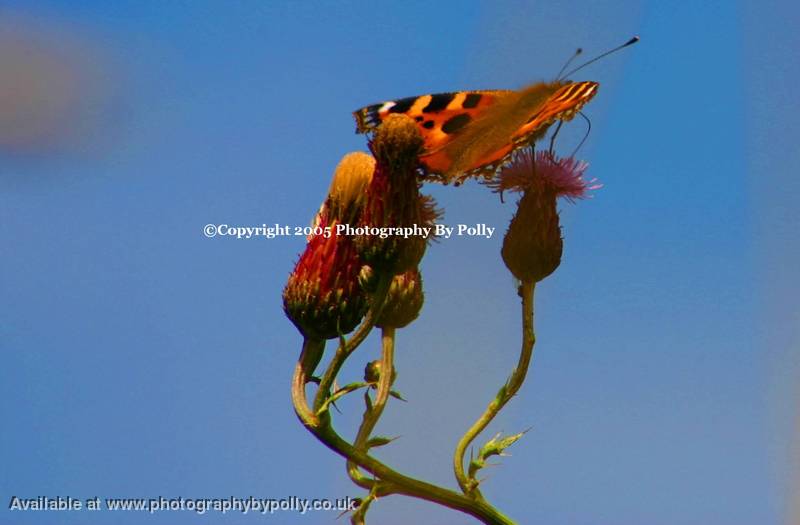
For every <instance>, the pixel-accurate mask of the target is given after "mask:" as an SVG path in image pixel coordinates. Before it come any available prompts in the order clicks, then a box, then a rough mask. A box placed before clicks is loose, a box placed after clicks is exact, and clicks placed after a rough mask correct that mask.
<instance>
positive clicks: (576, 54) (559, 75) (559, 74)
mask: <svg viewBox="0 0 800 525" xmlns="http://www.w3.org/2000/svg"><path fill="white" fill-rule="evenodd" d="M581 53H583V49H581V48H578V49H577V50H576V51H575V53H573V54H572V56H571V57H569V59H568V60H567V61H566V62H565V63H564V65H563V66H561V69H560V70H559V71H558V74H557V75H556V79H557V80H561V73H563V72H564V70H565V69H567V68H568V67H569V65H570V64H572V61H573V60H575V59H576V58H578V55H580V54H581Z"/></svg>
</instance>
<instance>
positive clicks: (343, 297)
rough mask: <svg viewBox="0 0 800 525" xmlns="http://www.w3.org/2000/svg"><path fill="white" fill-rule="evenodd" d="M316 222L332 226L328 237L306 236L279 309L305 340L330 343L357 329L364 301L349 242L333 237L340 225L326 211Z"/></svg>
mask: <svg viewBox="0 0 800 525" xmlns="http://www.w3.org/2000/svg"><path fill="white" fill-rule="evenodd" d="M316 224H317V226H319V227H320V228H321V231H325V230H326V227H328V226H330V231H331V233H330V235H327V234H322V235H314V236H312V237H310V238H309V241H308V244H306V248H305V251H303V253H302V255H300V259H299V260H298V261H297V264H296V265H295V268H294V271H293V272H292V273H291V275H289V281H288V282H287V284H286V288H285V289H284V291H283V309H284V311H285V312H286V316H287V317H288V318H289V319H290V320H291V321H292V322H293V323H294V325H295V326H296V327H297V329H298V330H300V332H301V333H302V334H303V335H304V336H306V337H309V338H315V339H332V338H334V337H338V336H339V334H340V333H341V334H346V333H349V332H351V331H352V330H353V329H354V328H355V327H356V325H358V323H359V322H360V321H361V319H362V317H363V316H364V314H365V313H366V310H367V298H366V295H365V293H364V291H363V290H362V289H361V286H360V285H359V282H358V274H359V272H360V271H361V266H362V264H361V261H360V259H359V257H358V253H357V251H356V248H355V246H354V244H353V240H352V238H351V237H349V236H346V235H336V233H335V231H336V225H337V224H338V223H337V221H336V220H329V218H328V213H327V210H325V209H324V208H323V210H322V212H321V213H320V214H319V215H318V216H317V219H316Z"/></svg>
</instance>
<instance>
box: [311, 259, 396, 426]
mask: <svg viewBox="0 0 800 525" xmlns="http://www.w3.org/2000/svg"><path fill="white" fill-rule="evenodd" d="M391 284H392V276H391V275H389V276H386V275H383V276H381V277H380V279H379V281H378V285H377V287H376V290H375V293H374V294H373V296H372V301H373V302H372V306H371V307H370V309H369V311H368V312H367V315H366V317H364V320H363V321H362V322H361V324H360V325H359V326H358V329H356V331H355V332H354V333H353V335H352V336H351V337H350V339H349V340H348V341H347V342H346V343H344V344H340V345H339V347H338V348H337V349H336V353H335V354H334V355H333V358H332V359H331V362H330V363H329V364H328V368H327V369H325V373H324V374H323V375H322V379H321V380H320V382H319V388H318V389H317V395H316V396H315V398H314V410H315V411H317V410H319V409H320V408H321V407H322V405H323V403H325V400H326V399H327V398H328V396H330V390H331V385H333V381H334V380H335V379H336V375H337V374H338V373H339V370H341V368H342V365H344V362H345V361H346V360H347V358H348V357H350V354H352V353H353V351H354V350H355V349H356V348H358V345H360V344H361V343H362V342H363V341H364V339H366V338H367V336H368V335H369V333H370V332H371V331H372V328H373V327H374V326H375V323H376V322H377V321H378V318H379V317H380V315H381V312H382V311H383V305H384V303H385V302H386V295H387V294H388V292H389V286H390V285H391Z"/></svg>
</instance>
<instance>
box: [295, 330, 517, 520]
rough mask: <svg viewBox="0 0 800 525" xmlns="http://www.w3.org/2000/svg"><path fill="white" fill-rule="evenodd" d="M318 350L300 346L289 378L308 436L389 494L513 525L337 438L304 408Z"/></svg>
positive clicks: (325, 416) (315, 344) (322, 418)
mask: <svg viewBox="0 0 800 525" xmlns="http://www.w3.org/2000/svg"><path fill="white" fill-rule="evenodd" d="M321 347H324V342H320V341H308V340H306V341H305V342H304V344H303V352H302V353H301V355H300V360H299V362H298V363H297V367H296V368H295V372H294V376H293V378H292V403H293V404H294V409H295V412H296V413H297V417H298V418H299V419H300V421H301V422H302V423H303V426H305V427H306V429H308V431H309V432H311V433H312V434H313V435H314V436H315V437H316V438H317V439H319V440H320V441H321V442H322V443H323V444H325V446H327V447H328V448H330V449H331V450H333V451H334V452H336V453H337V454H339V455H341V456H343V457H344V458H346V459H348V460H350V461H353V462H354V463H356V464H357V465H358V466H359V467H361V468H363V469H364V470H366V471H367V472H369V473H370V474H372V475H373V476H375V477H376V478H378V479H380V480H381V483H383V484H385V490H386V491H388V492H389V493H393V494H403V495H406V496H412V497H416V498H420V499H424V500H427V501H431V502H434V503H438V504H440V505H443V506H445V507H449V508H451V509H454V510H458V511H461V512H464V513H466V514H469V515H471V516H474V517H475V518H477V519H479V520H480V521H481V522H483V523H484V524H486V525H514V522H513V521H511V520H510V519H509V518H507V517H506V516H504V515H503V514H502V513H501V512H499V511H498V510H496V509H495V508H493V507H492V506H491V505H489V504H488V503H486V502H484V501H475V500H473V499H471V498H469V497H467V496H464V495H463V494H459V493H458V492H455V491H452V490H448V489H445V488H442V487H439V486H437V485H433V484H431V483H427V482H425V481H420V480H417V479H414V478H411V477H409V476H405V475H403V474H400V473H399V472H397V471H395V470H394V469H392V468H390V467H388V466H387V465H385V464H384V463H382V462H380V461H378V460H377V459H375V458H373V457H372V456H370V455H369V454H368V453H366V452H364V451H362V450H359V449H358V448H356V447H354V446H353V445H351V444H350V443H348V442H347V441H345V440H344V439H343V438H342V437H341V436H339V434H337V433H336V431H335V430H334V429H333V426H332V425H331V420H330V414H329V413H328V412H323V413H322V414H321V415H319V416H318V415H317V414H316V413H315V412H313V411H312V410H311V408H310V407H309V406H308V402H307V399H306V393H305V386H306V383H307V382H308V378H309V377H310V375H311V374H310V371H309V370H308V369H307V368H306V367H307V366H310V364H311V363H313V362H314V358H315V357H316V354H317V352H319V351H320V350H321V349H322V348H321ZM390 377H391V376H390Z"/></svg>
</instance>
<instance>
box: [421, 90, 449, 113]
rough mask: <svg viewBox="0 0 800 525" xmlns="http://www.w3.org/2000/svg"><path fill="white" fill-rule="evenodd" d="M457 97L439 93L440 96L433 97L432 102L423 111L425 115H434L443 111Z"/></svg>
mask: <svg viewBox="0 0 800 525" xmlns="http://www.w3.org/2000/svg"><path fill="white" fill-rule="evenodd" d="M455 97H456V94H455V93H439V94H438V95H431V101H430V102H428V105H427V106H425V107H424V108H423V109H422V112H423V113H433V112H436V111H441V110H443V109H445V108H446V107H447V105H448V104H450V102H452V101H453V99H454V98H455Z"/></svg>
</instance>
